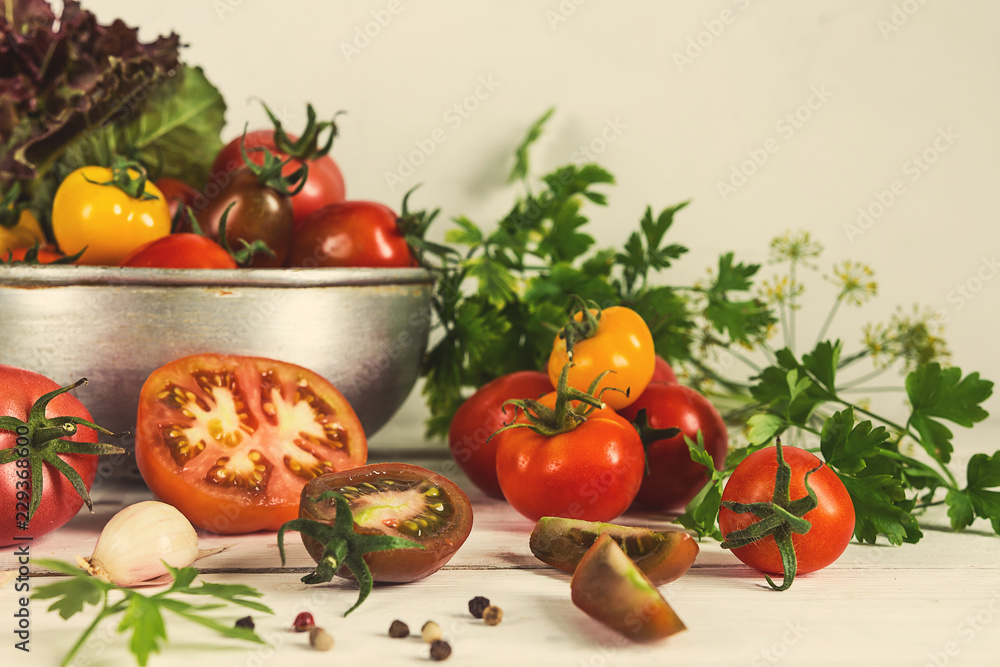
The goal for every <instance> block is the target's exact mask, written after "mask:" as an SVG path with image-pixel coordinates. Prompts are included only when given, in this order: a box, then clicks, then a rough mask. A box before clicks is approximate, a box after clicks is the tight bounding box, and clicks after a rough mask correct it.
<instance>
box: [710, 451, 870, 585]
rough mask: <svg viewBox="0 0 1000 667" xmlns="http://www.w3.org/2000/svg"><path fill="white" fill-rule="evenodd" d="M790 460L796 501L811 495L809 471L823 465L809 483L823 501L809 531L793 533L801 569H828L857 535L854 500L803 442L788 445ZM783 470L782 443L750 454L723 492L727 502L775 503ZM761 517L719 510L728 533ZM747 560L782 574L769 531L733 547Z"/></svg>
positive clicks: (721, 525) (721, 527)
mask: <svg viewBox="0 0 1000 667" xmlns="http://www.w3.org/2000/svg"><path fill="white" fill-rule="evenodd" d="M782 454H783V456H784V459H785V462H786V463H788V465H789V466H790V467H791V483H790V486H789V495H790V497H791V499H792V500H796V499H798V498H802V497H803V496H805V495H806V494H807V492H806V487H805V481H804V479H805V474H806V473H807V472H808V471H809V470H812V469H813V468H816V467H817V466H819V470H817V471H816V472H814V473H813V474H812V475H810V476H809V485H810V486H811V487H812V489H813V491H815V492H816V498H817V500H818V503H819V504H818V505H817V506H816V507H815V508H814V509H812V510H810V511H809V512H806V513H805V515H804V518H805V519H807V520H808V521H809V522H811V523H812V527H811V528H810V529H809V532H807V533H804V534H797V533H795V534H793V535H792V544H793V546H794V547H795V555H796V559H797V561H798V568H797V572H798V573H799V574H804V573H806V572H814V571H816V570H819V569H822V568H824V567H826V566H827V565H829V564H830V563H832V562H834V561H835V560H837V558H839V557H840V555H841V554H842V553H844V549H846V548H847V545H848V543H850V541H851V537H852V536H853V535H854V518H855V516H854V504H853V502H852V501H851V496H850V494H848V492H847V489H846V488H845V487H844V483H843V482H841V481H840V478H839V477H837V474H836V473H835V472H833V470H831V469H830V468H829V467H827V466H826V464H824V463H823V462H822V461H821V460H820V459H819V458H818V457H816V456H815V455H813V454H811V453H810V452H807V451H805V450H804V449H799V448H798V447H788V446H785V447H782ZM777 470H778V459H777V448H775V447H767V448H765V449H761V450H758V451H756V452H754V453H753V454H750V455H749V456H748V457H746V458H745V459H744V460H743V461H742V462H740V464H739V465H738V466H737V467H736V470H734V471H733V474H732V475H731V476H730V477H729V480H728V481H727V482H726V488H725V490H724V491H723V493H722V500H723V501H734V502H740V503H756V502H769V501H770V500H771V498H772V496H773V495H774V482H775V474H776V473H777ZM757 521H759V519H758V518H757V517H756V516H754V515H753V514H737V513H735V512H733V511H731V510H729V509H728V508H726V507H722V508H720V510H719V530H721V531H722V536H723V537H726V536H727V535H729V534H730V533H732V532H733V531H736V530H740V529H743V528H746V527H747V526H749V525H750V524H752V523H756V522H757ZM732 552H733V553H734V554H735V555H736V557H737V558H739V559H740V560H741V561H743V562H744V563H746V564H747V565H749V566H750V567H753V568H756V569H758V570H760V571H761V572H766V573H768V574H781V573H782V572H783V571H784V568H783V567H782V564H781V554H780V553H779V552H778V547H777V545H776V544H775V542H774V537H773V536H770V535H768V536H767V537H765V538H764V539H762V540H759V541H757V542H753V543H752V544H749V545H747V546H743V547H739V548H736V549H733V550H732Z"/></svg>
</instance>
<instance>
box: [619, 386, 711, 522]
mask: <svg viewBox="0 0 1000 667" xmlns="http://www.w3.org/2000/svg"><path fill="white" fill-rule="evenodd" d="M640 410H645V411H646V419H647V420H648V423H649V425H650V426H651V427H652V428H654V429H668V428H679V429H680V430H681V432H680V434H678V435H676V436H674V437H673V438H667V439H665V440H656V441H654V442H652V443H651V444H649V445H648V446H647V447H646V458H647V460H648V462H649V473H648V474H647V475H646V476H645V477H644V478H643V480H642V486H641V487H640V488H639V494H638V495H637V496H636V498H635V500H636V503H638V504H641V505H643V506H645V507H648V508H650V509H657V510H665V509H679V508H683V507H684V505H686V504H687V502H688V501H689V500H691V499H692V498H694V497H695V496H696V495H697V494H698V491H700V490H701V487H703V486H705V483H706V482H707V481H708V479H709V475H708V471H707V470H705V468H704V466H702V465H701V464H700V463H696V462H694V461H692V460H691V453H690V452H689V451H688V446H687V443H686V442H685V441H684V436H687V437H689V438H691V439H692V440H694V441H695V442H697V441H698V431H701V435H702V438H703V440H704V443H705V451H707V452H708V453H709V455H711V457H712V460H713V461H714V462H715V467H716V468H718V469H719V470H722V467H723V466H724V465H725V462H726V452H727V451H728V449H729V435H728V432H727V431H726V423H725V422H724V421H723V420H722V415H720V414H719V411H718V410H716V409H715V406H714V405H712V403H711V401H709V400H708V399H707V398H705V397H704V396H702V395H701V394H699V393H698V392H697V391H695V390H694V389H691V388H690V387H685V386H683V385H679V384H669V383H666V382H651V383H650V384H649V386H648V387H646V391H644V392H642V395H641V396H639V398H638V399H637V400H636V402H635V403H633V404H632V405H630V406H628V407H627V408H624V409H623V410H622V411H621V415H622V416H623V417H625V418H626V419H628V420H629V421H631V422H635V421H636V419H637V418H638V415H639V411H640Z"/></svg>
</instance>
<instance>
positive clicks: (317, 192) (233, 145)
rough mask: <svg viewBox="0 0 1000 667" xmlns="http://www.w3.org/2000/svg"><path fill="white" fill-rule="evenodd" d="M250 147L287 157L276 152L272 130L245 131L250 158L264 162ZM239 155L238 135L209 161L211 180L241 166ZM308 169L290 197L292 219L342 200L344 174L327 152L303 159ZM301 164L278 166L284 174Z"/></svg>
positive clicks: (258, 153)
mask: <svg viewBox="0 0 1000 667" xmlns="http://www.w3.org/2000/svg"><path fill="white" fill-rule="evenodd" d="M288 136H289V139H291V140H292V141H296V140H297V139H298V138H297V137H296V136H294V135H288ZM251 148H266V149H267V150H269V151H271V152H272V153H274V154H275V155H276V156H278V157H279V158H281V159H282V160H284V159H287V158H288V156H287V155H284V154H282V153H279V152H278V151H277V149H276V148H275V145H274V131H273V130H255V131H253V132H247V134H246V149H247V155H249V156H250V160H252V161H253V162H256V163H257V164H260V165H263V164H264V157H263V154H262V152H261V151H251V150H250V149H251ZM244 164H245V163H244V161H243V155H242V153H241V152H240V138H239V137H237V138H236V139H233V140H232V141H230V142H229V143H228V144H226V146H225V147H223V149H222V150H221V151H219V154H218V155H217V156H216V157H215V161H214V162H213V163H212V169H211V172H210V173H211V174H212V177H211V178H212V179H213V180H215V181H217V182H218V181H220V180H222V178H223V177H222V174H227V173H229V174H231V173H233V172H234V171H236V170H237V169H239V168H241V167H242V166H243V165H244ZM306 164H307V166H308V167H309V172H308V174H307V176H306V182H305V185H303V186H302V189H301V190H299V192H297V193H296V194H295V195H293V196H292V208H293V209H294V211H295V212H294V219H295V220H296V224H298V223H297V221H299V220H302V219H303V218H305V217H306V216H307V215H309V214H310V213H312V212H313V211H316V210H319V209H321V208H323V207H324V206H327V205H329V204H334V203H337V202H341V201H344V198H345V196H346V191H345V188H344V177H343V175H342V174H341V173H340V167H338V166H337V163H336V162H334V160H333V158H332V157H330V156H329V155H324V156H323V157H319V158H316V159H314V160H308V161H307V162H306ZM301 166H302V163H301V162H300V161H299V160H292V161H290V162H289V163H288V164H287V165H285V167H284V168H283V169H282V173H283V174H284V175H285V176H288V175H290V174H292V173H293V172H295V171H296V170H297V169H299V168H300V167H301Z"/></svg>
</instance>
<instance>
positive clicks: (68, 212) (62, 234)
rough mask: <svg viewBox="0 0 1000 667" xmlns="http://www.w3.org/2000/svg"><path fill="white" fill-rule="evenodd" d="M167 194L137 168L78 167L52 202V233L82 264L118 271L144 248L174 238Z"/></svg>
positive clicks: (124, 165) (119, 165)
mask: <svg viewBox="0 0 1000 667" xmlns="http://www.w3.org/2000/svg"><path fill="white" fill-rule="evenodd" d="M170 224H171V220H170V209H169V206H168V204H167V201H166V199H164V197H163V193H162V192H160V190H159V188H157V187H156V186H155V185H154V184H153V183H152V182H151V181H149V180H147V178H146V175H145V172H144V171H142V169H141V168H140V167H138V166H137V165H135V163H129V162H117V163H116V164H115V166H113V167H98V166H88V167H80V168H79V169H77V170H76V171H74V172H72V173H71V174H70V175H69V176H67V177H66V178H65V179H64V180H63V182H62V183H60V184H59V188H58V189H57V190H56V194H55V197H54V199H53V200H52V233H53V235H54V236H55V240H56V243H57V244H58V245H59V249H60V250H62V251H63V252H64V253H66V254H67V255H72V254H75V253H77V252H80V251H81V250H84V248H86V250H85V251H84V253H83V255H82V256H81V257H80V259H79V260H77V263H79V264H99V265H118V264H119V263H120V262H121V261H122V260H123V259H124V258H125V256H126V255H127V254H129V253H130V252H132V250H134V249H136V248H138V247H139V246H141V245H145V244H146V243H149V242H150V241H153V240H155V239H158V238H160V237H161V236H166V235H167V234H169V233H170Z"/></svg>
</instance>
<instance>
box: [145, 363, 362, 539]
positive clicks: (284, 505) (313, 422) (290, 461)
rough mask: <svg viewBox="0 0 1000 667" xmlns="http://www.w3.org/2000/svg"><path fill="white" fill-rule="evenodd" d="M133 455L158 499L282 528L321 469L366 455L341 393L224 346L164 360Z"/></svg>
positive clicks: (223, 520)
mask: <svg viewBox="0 0 1000 667" xmlns="http://www.w3.org/2000/svg"><path fill="white" fill-rule="evenodd" d="M135 458H136V463H137V464H138V466H139V472H140V473H142V477H143V479H144V480H145V481H146V484H148V485H149V488H150V489H151V490H152V491H153V493H154V494H156V495H157V496H158V497H159V498H160V499H162V500H164V501H165V502H168V503H170V504H171V505H173V506H174V507H176V508H177V509H179V510H180V511H181V512H182V513H183V514H184V516H186V517H187V518H188V520H190V521H191V523H193V524H194V525H195V526H197V527H199V528H202V529H204V530H207V531H211V532H215V533H225V534H231V533H249V532H254V531H258V530H277V529H278V528H279V527H280V526H281V524H283V523H284V522H286V521H289V520H291V519H294V518H295V517H296V516H298V506H299V494H300V493H301V491H302V488H303V487H304V486H305V485H306V483H307V482H308V481H309V480H311V479H313V478H314V477H317V476H319V475H322V474H325V473H329V472H336V471H338V470H343V469H345V468H353V467H355V466H360V465H363V464H364V463H365V461H366V460H367V458H368V443H367V440H366V439H365V434H364V430H363V428H362V426H361V422H360V421H359V420H358V418H357V415H355V413H354V410H353V409H352V408H351V406H350V404H348V402H347V400H346V399H345V398H344V396H343V395H342V394H341V393H340V392H339V391H338V390H337V389H336V387H334V386H333V385H332V384H330V382H328V381H327V380H325V379H324V378H322V377H320V376H319V375H317V374H316V373H314V372H312V371H310V370H308V369H306V368H303V367H301V366H296V365H294V364H289V363H285V362H282V361H276V360H273V359H264V358H260V357H244V356H236V355H221V354H198V355H193V356H189V357H183V358H181V359H177V360H176V361H172V362H170V363H169V364H166V365H165V366H162V367H160V368H158V369H157V370H155V371H153V373H152V374H151V375H150V376H149V378H148V379H147V380H146V382H145V384H144V385H143V386H142V390H141V391H140V395H139V413H138V417H137V425H136V439H135Z"/></svg>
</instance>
